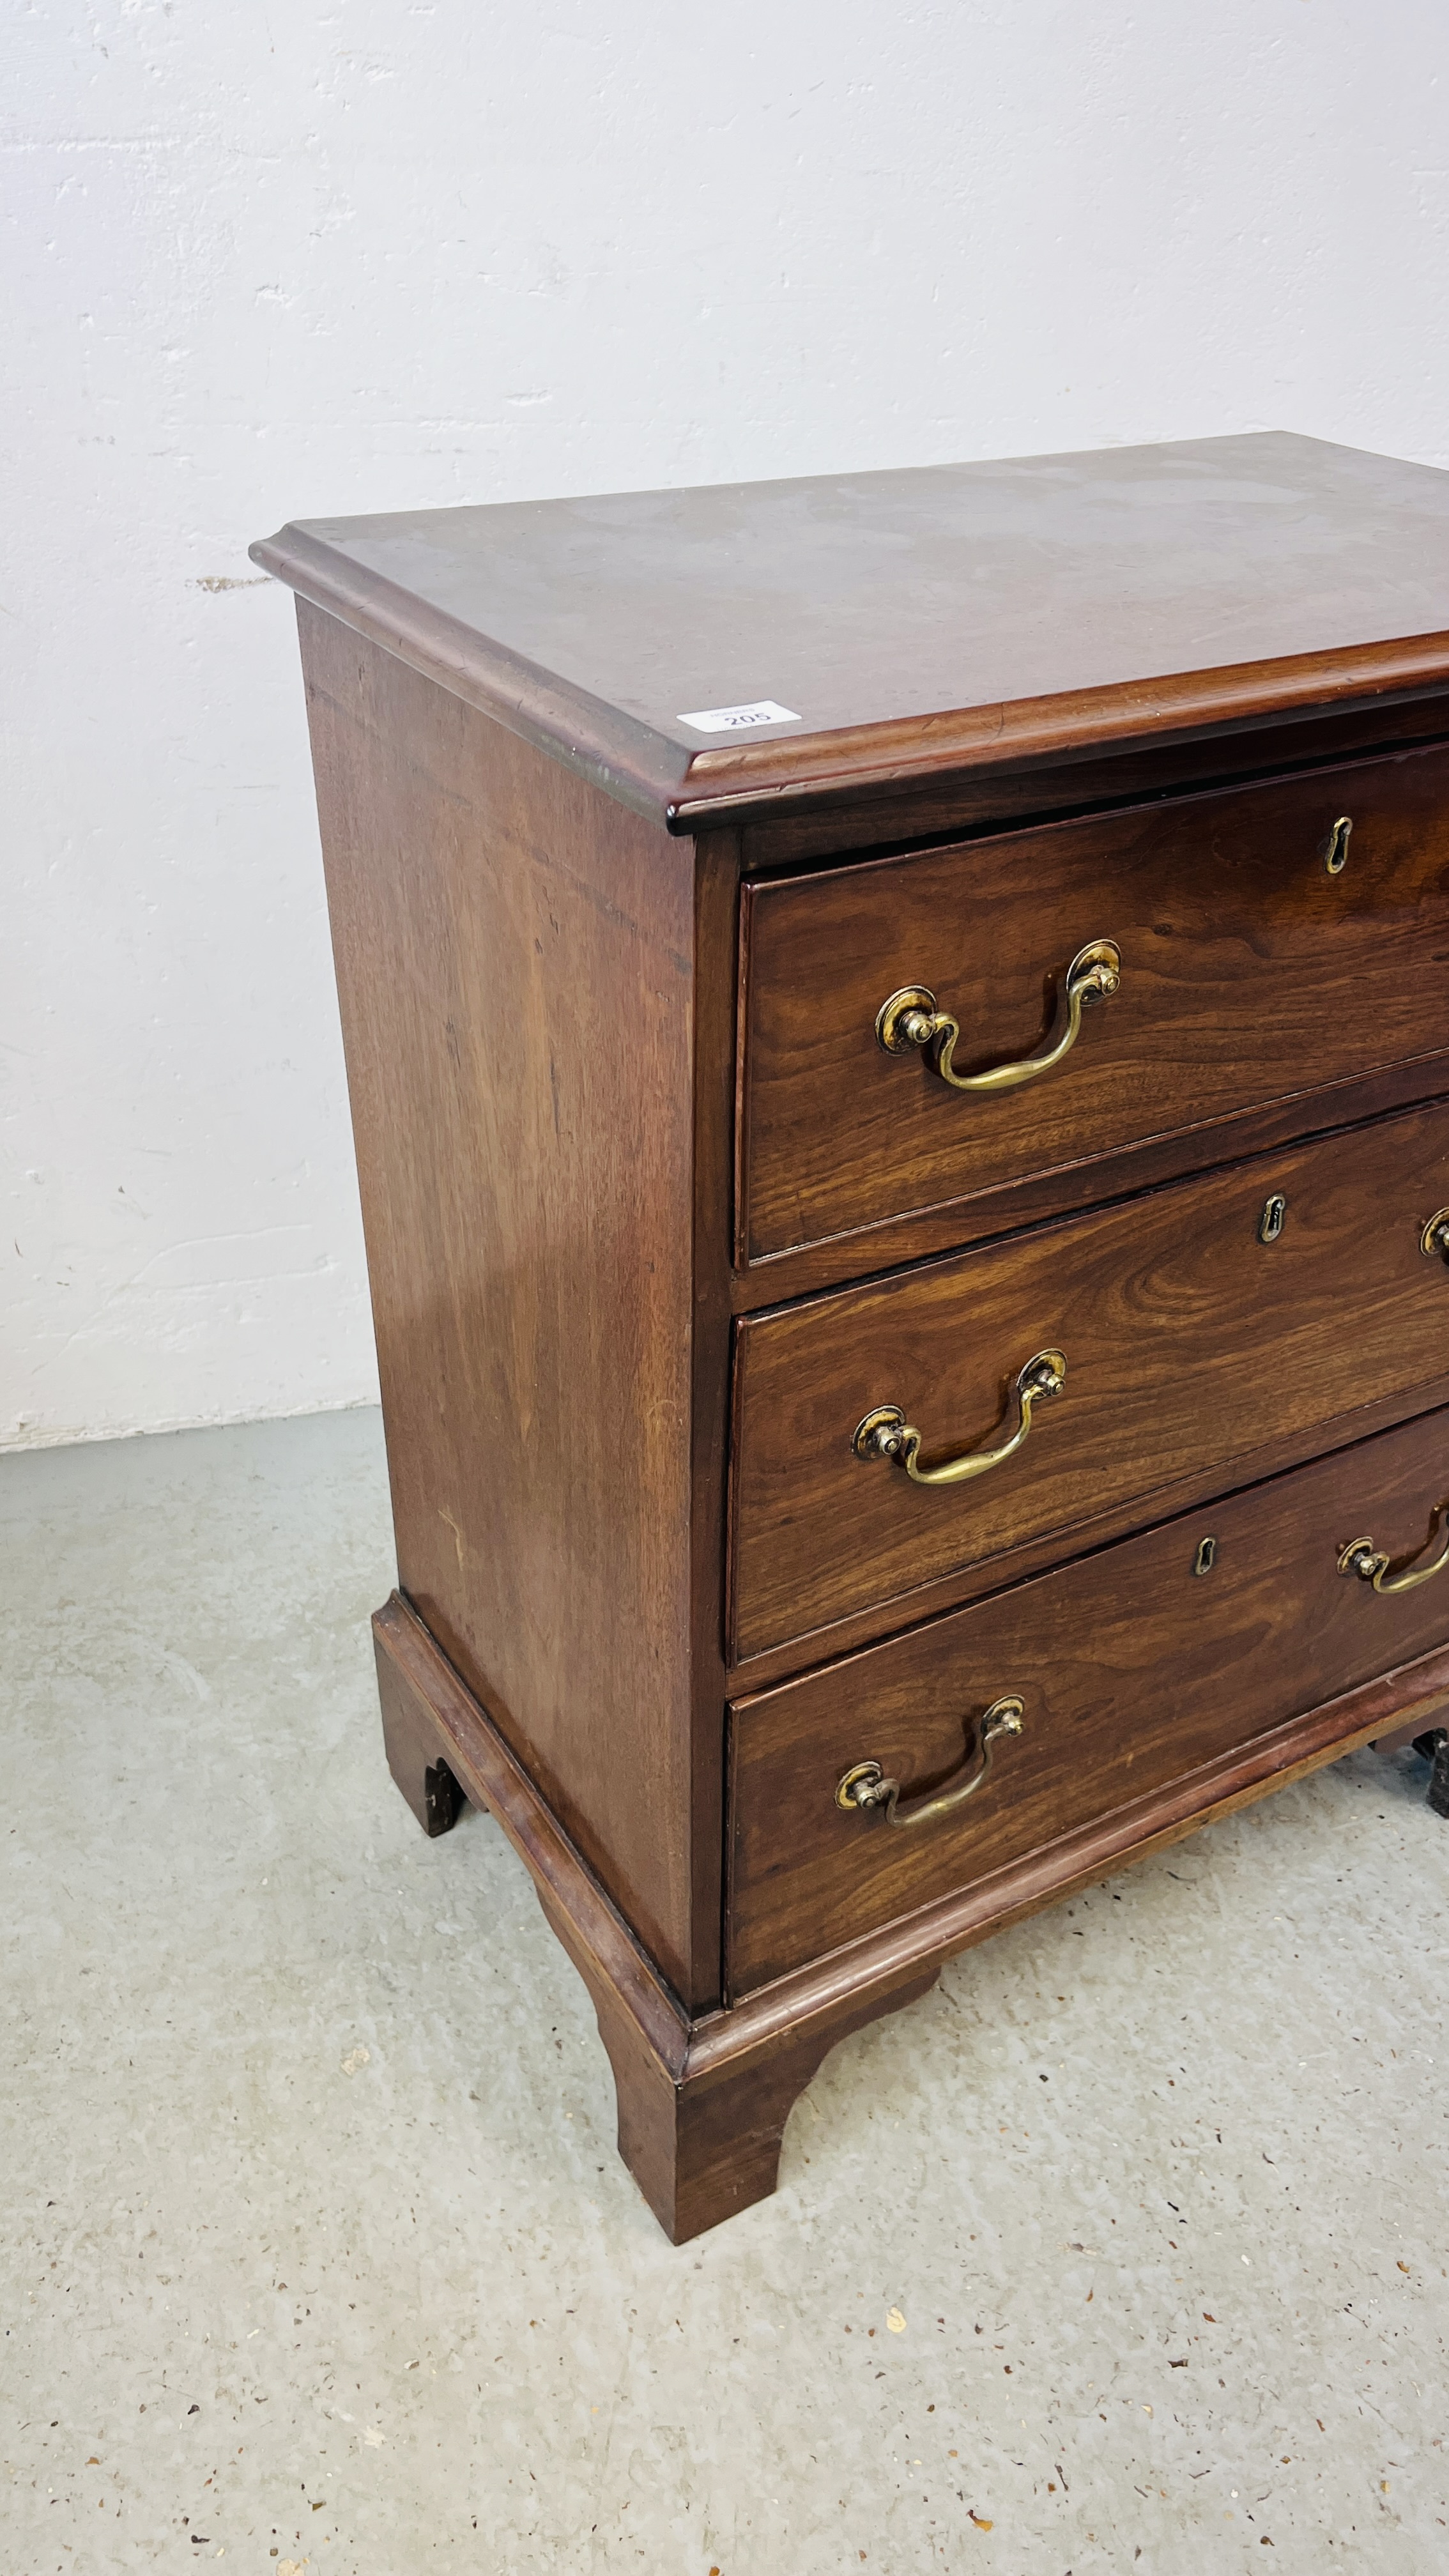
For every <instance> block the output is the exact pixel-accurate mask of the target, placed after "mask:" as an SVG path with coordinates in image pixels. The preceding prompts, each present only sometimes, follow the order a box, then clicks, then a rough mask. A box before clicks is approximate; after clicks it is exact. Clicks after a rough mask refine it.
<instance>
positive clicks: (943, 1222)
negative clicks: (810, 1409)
mask: <svg viewBox="0 0 1449 2576" xmlns="http://www.w3.org/2000/svg"><path fill="white" fill-rule="evenodd" d="M1446 1095H1449V1048H1446V1049H1441V1050H1440V1052H1439V1053H1438V1054H1436V1055H1421V1056H1415V1057H1413V1058H1412V1060H1411V1061H1410V1062H1409V1063H1407V1064H1392V1065H1384V1066H1381V1067H1380V1068H1379V1069H1378V1070H1377V1071H1376V1072H1374V1073H1368V1074H1360V1075H1358V1076H1356V1077H1354V1078H1353V1079H1352V1080H1350V1081H1347V1082H1324V1083H1319V1084H1318V1085H1317V1087H1316V1088H1315V1089H1314V1090H1311V1091H1289V1092H1287V1093H1284V1094H1282V1095H1280V1097H1279V1098H1278V1099H1276V1100H1273V1101H1269V1102H1267V1103H1266V1104H1264V1105H1261V1106H1258V1107H1255V1108H1251V1109H1242V1110H1238V1111H1237V1112H1236V1113H1235V1114H1234V1115H1233V1116H1231V1117H1228V1118H1218V1119H1214V1120H1213V1121H1212V1123H1211V1125H1207V1124H1205V1125H1203V1126H1200V1127H1180V1128H1177V1129H1176V1130H1175V1131H1174V1132H1173V1133H1171V1134H1170V1135H1167V1136H1156V1137H1154V1138H1153V1139H1152V1140H1151V1142H1150V1143H1148V1144H1145V1145H1127V1146H1124V1147H1123V1148H1122V1149H1121V1151H1120V1152H1119V1153H1115V1154H1112V1155H1110V1156H1108V1157H1106V1158H1103V1157H1101V1156H1098V1155H1090V1154H1089V1155H1087V1156H1085V1157H1084V1158H1083V1159H1082V1161H1080V1162H1076V1163H1058V1164H1057V1165H1056V1166H1055V1168H1054V1169H1052V1170H1051V1171H1046V1172H1036V1173H1033V1174H1030V1175H1029V1176H1027V1177H1026V1178H1024V1179H1011V1180H1007V1181H1003V1182H1002V1183H1001V1185H1000V1187H999V1188H995V1189H987V1190H982V1191H980V1192H978V1193H977V1194H976V1195H975V1196H974V1197H972V1198H970V1199H964V1200H955V1201H952V1202H948V1203H947V1205H945V1206H944V1207H937V1208H928V1209H926V1210H924V1211H916V1210H913V1211H912V1212H911V1213H910V1214H909V1215H907V1216H902V1217H891V1218H886V1219H883V1220H882V1222H881V1223H880V1224H879V1225H874V1226H871V1227H870V1228H869V1229H868V1230H867V1231H866V1232H864V1233H863V1234H852V1235H845V1236H826V1237H825V1239H824V1240H823V1241H822V1242H819V1243H810V1244H803V1245H800V1246H798V1247H796V1248H794V1249H792V1250H791V1251H788V1252H781V1253H774V1254H771V1255H770V1256H769V1257H768V1258H767V1259H763V1260H758V1261H753V1262H751V1263H750V1264H749V1265H748V1267H746V1268H744V1269H736V1270H735V1271H734V1272H733V1273H732V1276H731V1282H730V1303H731V1306H732V1308H733V1310H734V1312H735V1313H736V1314H737V1315H753V1314H762V1313H764V1312H765V1310H766V1309H767V1308H770V1307H775V1306H781V1305H786V1304H789V1303H791V1302H792V1301H793V1300H795V1299H798V1298H803V1297H809V1296H814V1295H817V1294H818V1293H819V1291H820V1290H821V1289H824V1288H835V1287H838V1286H840V1285H841V1284H842V1282H844V1281H847V1280H851V1279H860V1278H870V1277H871V1276H872V1275H876V1274H882V1273H885V1272H888V1271H893V1270H900V1269H904V1267H905V1266H906V1264H907V1263H908V1262H913V1261H923V1260H927V1259H929V1258H930V1256H931V1255H932V1254H933V1253H938V1252H951V1251H955V1250H956V1249H958V1248H959V1247H962V1246H965V1245H967V1244H975V1243H988V1242H991V1241H992V1240H994V1239H995V1238H997V1237H999V1236H1002V1235H1008V1234H1019V1233H1020V1232H1022V1230H1023V1229H1024V1228H1025V1227H1027V1226H1030V1225H1039V1224H1041V1223H1042V1222H1043V1220H1044V1219H1046V1218H1048V1217H1054V1216H1071V1215H1073V1214H1075V1213H1076V1212H1077V1211H1079V1210H1080V1209H1083V1208H1090V1207H1109V1206H1112V1205H1114V1204H1116V1203H1118V1202H1120V1201H1122V1200H1125V1199H1129V1198H1135V1197H1137V1196H1138V1195H1139V1194H1140V1193H1142V1192H1143V1191H1150V1190H1156V1189H1160V1188H1161V1186H1162V1184H1163V1182H1164V1181H1175V1180H1178V1179H1180V1178H1185V1177H1186V1176H1187V1175H1188V1174H1189V1173H1192V1172H1206V1171H1210V1170H1212V1169H1213V1168H1215V1167H1220V1166H1222V1165H1224V1164H1227V1163H1234V1162H1242V1161H1245V1160H1246V1159H1247V1157H1248V1156H1249V1155H1252V1154H1262V1153H1267V1152H1270V1151H1271V1150H1272V1149H1273V1148H1275V1147H1277V1146H1279V1145H1288V1144H1293V1143H1296V1142H1299V1141H1304V1142H1306V1141H1307V1140H1308V1139H1309V1138H1310V1137H1313V1136H1319V1135H1333V1134H1336V1133H1338V1132H1339V1131H1340V1130H1342V1129H1344V1128H1347V1127H1357V1126H1361V1125H1362V1124H1363V1123H1364V1121H1365V1120H1366V1119H1369V1118H1380V1117H1383V1116H1385V1115H1386V1114H1387V1113H1388V1112H1389V1111H1390V1110H1394V1109H1406V1108H1411V1107H1413V1106H1415V1105H1416V1104H1418V1103H1420V1102H1423V1101H1427V1100H1440V1099H1443V1098H1444V1097H1445V1096H1446ZM737 1132H738V1133H741V1134H742V1133H743V1129H742V1128H741V1129H738V1130H737Z"/></svg>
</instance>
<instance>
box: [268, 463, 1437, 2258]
mask: <svg viewBox="0 0 1449 2576" xmlns="http://www.w3.org/2000/svg"><path fill="white" fill-rule="evenodd" d="M254 552H255V555H256V558H257V560H258V561H259V562H260V563H262V564H264V565H266V566H267V567H268V568H269V569H270V570H272V571H274V572H276V573H277V574H279V575H280V576H281V577H282V579H284V580H285V581H287V582H289V583H290V584H291V585H292V587H293V589H294V590H295V591H296V592H297V594H298V605H299V617H300V622H301V634H302V651H303V661H304V667H305V675H306V684H307V697H308V705H309V710H310V718H311V727H312V742H313V751H314V758H315V766H316V776H317V789H318V802H319V807H320V813H321V823H322V839H323V848H324V853H325V858H326V866H327V879H328V888H329V898H330V904H331V913H332V924H333V934H334V944H335V952H336V959H337V973H338V982H339V987H340V993H341V1004H342V1021H343V1030H344V1036H345V1042H346V1050H347V1062H348V1073H349V1081H350V1087H351V1096H352V1109H353V1118H354V1124H355V1129H356V1137H357V1153H358V1166H359V1173H360V1179H361V1188H362V1205H363V1215H364V1221H365V1227H366V1235H367V1246H368V1259H369V1266H370V1272H371V1279H372V1291H373V1300H374V1310H375V1315H376V1323H377V1340H378V1352H379V1359H380V1365H381V1372H382V1391H383V1408H384V1415H385V1421H386V1429H387V1442H388V1456H389V1462H390V1472H391V1478H392V1492H393V1503H394V1512H395V1519H396V1527H397V1546H398V1567H399V1580H398V1590H397V1592H396V1594H395V1595H394V1596H393V1598H392V1600H391V1601H390V1602H389V1603H388V1604H387V1605H386V1607H385V1608H384V1609H382V1610H381V1611H380V1612H379V1613H378V1617H377V1620H376V1623H375V1626H376V1639H377V1650H378V1667H379V1674H380V1681H381V1693H382V1705H383V1718H384V1730H385V1736H386V1742H387V1750H388V1756H389V1760H390V1762H391V1765H392V1769H393V1772H394V1774H395V1777H396V1779H397V1781H398V1784H399V1786H400V1787H401V1788H402V1790H403V1792H404V1794H405V1796H407V1798H408V1799H409V1800H410V1801H411V1803H412V1805H413V1807H414V1809H415V1810H416V1812H417V1814H418V1816H419V1818H420V1819H421V1821H422V1822H423V1823H424V1824H425V1826H426V1827H427V1829H428V1830H429V1831H430V1832H441V1831H442V1830H443V1829H444V1828H445V1827H447V1826H448V1825H449V1824H451V1823H452V1821H453V1819H454V1816H455V1814H456V1811H457V1807H458V1803H459V1800H460V1798H462V1797H467V1798H469V1799H473V1800H475V1801H478V1802H479V1803H482V1804H486V1805H487V1806H488V1807H489V1808H490V1809H491V1810H492V1812H493V1813H494V1814H495V1815H496V1817H497V1818H498V1820H499V1822H500V1823H501V1825H502V1826H503V1828H504V1830H505V1831H506V1832H507V1834H508V1835H509V1836H510V1837H511V1839H512V1841H513V1842H514V1844H515V1845H516V1846H517V1848H518V1850H519V1851H520V1852H521V1854H522V1856H523V1858H524V1860H525V1861H526V1863H527V1865H528V1867H529V1869H530V1870H531V1872H532V1874H533V1877H534V1880H535V1882H536V1884H537V1887H538V1891H539V1894H540V1896H541V1898H542V1901H543V1904H544V1906H545V1908H546V1910H547V1912H548V1915H549V1918H550V1920H551V1921H552V1922H553V1924H554V1925H555V1927H556V1929H557V1931H558V1933H559V1936H560V1938H561V1939H562V1940H563V1942H564V1943H565V1945H566V1946H567V1948H568V1950H569V1952H570V1954H571V1956H572V1957H573V1959H574V1960H575V1961H576V1963H577V1965H578V1967H579V1969H580V1971H581V1972H582V1974H583V1976H584V1977H585V1979H586V1980H587V1982H588V1985H589V1988H590V1990H591V1993H592V1995H593V1999H594V2002H595V2005H596V2007H597V2011H598V2016H599V2023H600V2028H601V2031H602V2034H603V2037H604V2041H605V2044H606V2046H607V2048H608V2051H609V2055H610V2058H611V2060H612V2062H613V2067H614V2072H615V2075H616V2078H617V2083H618V2092H619V2135H620V2146H621V2149H622V2151H623V2154H624V2155H625V2157H626V2158H627V2160H628V2162H629V2163H630V2165H631V2166H632V2168H633V2170H634V2172H635V2174H636V2175H637V2177H638V2180H639V2182H640V2184H641V2186H642V2188H643V2190H644V2192H645V2193H646V2195H647V2197H648V2199H649V2200H650V2202H651V2204H652V2206H653V2207H654V2209H655V2210H656V2211H657V2213H658V2215H659V2217H660V2219H661V2221H662V2222H663V2224H664V2226H665V2227H666V2228H667V2229H668V2230H669V2231H670V2233H671V2234H672V2235H674V2236H675V2237H677V2238H682V2237H685V2236H688V2235H691V2234H693V2233H695V2232H696V2231H697V2230H699V2229H701V2228H704V2227H708V2226H710V2225H711V2224H712V2223H713V2222H714V2221H716V2220H717V2219H719V2218H722V2217H724V2216H726V2215H727V2214H728V2213H729V2212H730V2211H732V2210H734V2209H736V2208H739V2207H741V2206H742V2205H744V2204H745V2203H747V2202H749V2201H751V2200H753V2199H756V2198H758V2197H759V2196H760V2195H762V2194H763V2193H765V2192H768V2191H769V2190H770V2189H771V2188H772V2187H773V2184H774V2179H775V2173H776V2166H777V2160H778V2153H779V2143H780V2135H781V2130H782V2127H783V2124H784V2121H785V2119H786V2116H787V2114H788V2112H789V2109H790V2107H791V2104H792V2102H793V2101H794V2099H795V2097H796V2096H797V2094H798V2093H799V2091H800V2089H801V2087H802V2086H803V2085H804V2084H805V2083H806V2082H807V2081H808V2079H809V2077H810V2075H811V2073H812V2072H813V2071H814V2069H815V2067H816V2066H817V2065H818V2063H819V2061H820V2059H821V2057H822V2056H823V2054H824V2052H825V2051H826V2050H827V2049H828V2048H829V2047H830V2046H831V2045H832V2043H833V2042H834V2041H835V2040H836V2039H838V2038H839V2037H841V2036H842V2035H843V2034H844V2033H845V2032H846V2031H848V2030H850V2029H852V2028H853V2027H855V2026H856V2025H857V2024H859V2023H860V2022H862V2021H864V2020H866V2019H868V2018H869V2017H870V2016H872V2015H874V2014H876V2013H879V2012H882V2011H884V2010H886V2009H888V2008H889V2007H891V2006H894V2005H897V2004H900V2003H903V2002H905V2001H907V2000H908V1999H910V1998H911V1997H913V1996H916V1995H919V1994H920V1993H922V1992H923V1991H924V1990H925V1988H926V1987H927V1986H928V1985H929V1984H930V1982H931V1980H932V1979H933V1978H934V1976H935V1975H936V1973H937V1971H938V1970H939V1968H940V1965H941V1963H942V1961H943V1960H944V1959H945V1958H946V1957H948V1956H949V1955H950V1954H951V1953H953V1952H954V1951H956V1950H959V1949H961V1948H962V1947H964V1946H965V1945H966V1944H968V1943H970V1942H973V1941H976V1940H978V1939H980V1938H981V1937H982V1936H983V1935H984V1934H986V1933H987V1932H989V1931H991V1930H993V1929H995V1928H996V1927H997V1926H999V1925H1001V1924H1003V1923H1007V1922H1009V1921H1011V1920H1013V1919H1015V1918H1016V1917H1018V1916H1020V1915H1022V1914H1024V1913H1026V1912H1029V1911H1030V1910H1031V1909H1032V1908H1033V1907H1036V1906H1039V1905H1041V1904H1044V1903H1046V1902H1047V1901H1049V1900H1050V1899H1051V1898H1053V1897H1055V1896H1058V1895H1060V1894H1062V1893H1063V1892H1064V1891H1067V1890H1070V1889H1072V1888H1074V1887H1078V1886H1080V1885H1082V1884H1083V1883H1084V1882H1085V1881H1087V1880H1089V1879H1091V1878H1093V1877H1098V1876H1100V1875H1101V1874H1102V1872H1103V1871H1104V1870H1105V1869H1108V1868H1115V1867H1117V1866H1118V1865H1120V1864H1122V1863H1124V1862H1125V1861H1127V1860H1129V1859H1131V1858H1133V1857H1134V1856H1135V1855H1137V1854H1140V1853H1142V1852H1145V1851H1148V1850H1152V1849H1156V1848H1159V1847H1161V1846H1162V1845H1163V1844H1164V1843H1166V1842H1168V1841H1171V1840H1172V1839H1173V1838H1174V1837H1176V1836H1177V1835H1180V1834H1182V1833H1184V1832H1187V1831H1189V1830H1190V1829H1191V1828H1192V1827H1193V1826H1195V1825H1197V1824H1200V1823H1202V1822H1203V1821H1205V1820H1206V1819H1207V1818H1209V1817H1212V1816H1216V1815H1220V1814H1222V1813H1223V1812H1225V1811H1226V1810H1227V1809H1229V1808H1232V1807H1235V1806H1239V1805H1242V1804H1244V1803H1245V1802H1246V1801H1248V1800H1250V1799H1253V1798H1256V1797H1258V1796H1260V1795H1261V1794H1262V1793H1263V1792H1265V1791H1266V1790H1268V1789H1270V1788H1273V1787H1275V1786H1278V1785H1280V1784H1281V1783H1283V1782H1285V1781H1288V1780H1291V1779H1294V1778H1297V1777H1299V1776H1300V1775H1301V1774H1302V1773H1304V1772H1305V1771H1307V1770H1309V1769H1311V1768H1313V1766H1314V1765H1316V1764H1318V1763H1321V1762H1326V1761H1330V1760H1332V1759H1333V1758H1334V1756H1335V1755H1337V1754H1340V1753H1342V1752H1344V1751H1346V1750H1348V1749H1349V1748H1351V1747H1353V1746H1356V1745H1359V1744H1363V1743H1366V1742H1368V1741H1371V1740H1376V1739H1378V1740H1381V1739H1383V1738H1385V1737H1393V1738H1395V1739H1402V1738H1405V1737H1408V1736H1415V1737H1418V1738H1422V1739H1424V1740H1426V1741H1429V1740H1432V1741H1433V1742H1434V1743H1436V1744H1437V1743H1439V1742H1440V1741H1441V1740H1443V1739H1441V1737H1440V1734H1439V1732H1438V1731H1437V1730H1436V1728H1435V1719H1436V1714H1437V1712H1439V1710H1440V1709H1441V1708H1442V1707H1443V1706H1444V1704H1445V1703H1446V1702H1449V1572H1446V1574H1445V1576H1444V1579H1443V1580H1442V1582H1439V1581H1435V1580H1433V1579H1432V1578H1433V1576H1434V1575H1435V1574H1436V1572H1437V1570H1438V1568H1439V1565H1440V1563H1441V1562H1442V1561H1443V1559H1444V1558H1445V1557H1446V1556H1449V1541H1446V1538H1445V1535H1444V1532H1443V1530H1442V1529H1441V1519H1442V1516H1443V1514H1444V1512H1445V1509H1446V1506H1449V477H1446V476H1443V475H1440V474H1436V473H1434V472H1432V471H1430V470H1428V469H1426V468H1420V467H1414V466H1406V465H1401V464H1396V463H1393V462H1391V461H1388V460H1385V459H1383V458H1377V457H1371V456H1364V455H1359V454H1357V453H1355V452H1353V451H1350V450H1347V449H1341V448H1334V447H1329V446H1324V445H1321V444H1319V443H1317V442H1315V441H1312V440H1307V439H1299V438H1290V437H1283V436H1263V437H1257V436H1255V437H1247V438H1235V439H1222V440H1211V441H1206V442H1203V443H1200V444H1189V445H1181V446H1173V447H1158V448H1142V449H1138V450H1135V451H1120V450H1119V451H1115V452H1108V453H1104V454H1094V455H1085V456H1076V457H1054V458H1041V459H1036V460H1030V461H1026V462H1021V463H1007V464H999V465H975V466H963V467H941V468H930V469H922V470H918V471H913V472H905V473H898V474H871V475H859V476H841V477H827V478H822V479H819V480H815V481H804V482H794V483H775V484H759V485H751V486H741V487H732V488H721V489H710V490H700V491H680V492H661V493H637V494H628V495H624V496H620V497H614V498H607V499H593V500H578V501H557V502H549V503H541V504H520V505H508V506H506V507H494V508H480V509H458V510H448V511H440V512H433V513H416V514H411V515H406V516H400V517H393V518H370V519H356V520H348V521H327V522H311V523H308V524H304V525H298V526H294V527H290V528H287V529H284V530H283V531H282V533H281V534H280V535H279V536H277V537H275V538H272V539H270V540H269V541H267V542H266V543H265V544H262V545H259V546H258V547H256V548H255V549H254Z"/></svg>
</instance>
